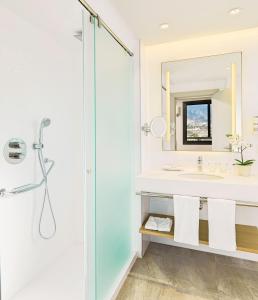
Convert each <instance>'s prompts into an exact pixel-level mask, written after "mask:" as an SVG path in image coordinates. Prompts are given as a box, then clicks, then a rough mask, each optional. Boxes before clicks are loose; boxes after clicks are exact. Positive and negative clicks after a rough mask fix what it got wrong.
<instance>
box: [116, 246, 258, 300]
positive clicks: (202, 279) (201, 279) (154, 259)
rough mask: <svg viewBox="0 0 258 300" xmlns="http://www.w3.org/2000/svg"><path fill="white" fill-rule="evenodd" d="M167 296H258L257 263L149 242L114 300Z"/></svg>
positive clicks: (222, 299)
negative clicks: (143, 254) (145, 250)
mask: <svg viewBox="0 0 258 300" xmlns="http://www.w3.org/2000/svg"><path fill="white" fill-rule="evenodd" d="M167 299H168V300H173V299H175V300H199V299H217V300H229V299H232V300H238V299H241V300H251V299H252V300H255V299H258V263H256V262H251V261H246V260H240V259H236V258H230V257H226V256H221V255H215V254H211V253H205V252H199V251H194V250H190V249H183V248H179V247H172V246H166V245H161V244H156V243H151V244H150V246H149V248H148V250H147V252H146V254H145V256H144V258H143V259H137V261H136V263H135V265H134V266H133V268H132V270H131V272H130V275H129V277H128V278H127V280H126V282H125V284H124V286H123V288H122V290H121V291H120V293H119V295H118V298H117V300H167Z"/></svg>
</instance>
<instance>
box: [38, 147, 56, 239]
mask: <svg viewBox="0 0 258 300" xmlns="http://www.w3.org/2000/svg"><path fill="white" fill-rule="evenodd" d="M38 158H39V163H40V168H41V171H42V175H43V177H44V181H45V183H44V198H43V203H42V207H41V212H40V218H39V228H38V230H39V235H40V237H41V238H42V239H45V240H49V239H52V238H53V237H54V236H55V234H56V219H55V215H54V211H53V207H52V203H51V199H50V195H49V190H48V180H47V170H46V164H47V163H48V159H47V158H46V159H44V157H43V153H42V148H41V149H38ZM47 203H48V205H49V209H50V214H51V218H52V221H53V232H52V233H51V234H50V235H46V234H44V233H43V232H42V221H43V215H44V211H45V208H46V204H47Z"/></svg>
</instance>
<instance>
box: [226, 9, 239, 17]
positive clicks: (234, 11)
mask: <svg viewBox="0 0 258 300" xmlns="http://www.w3.org/2000/svg"><path fill="white" fill-rule="evenodd" d="M240 12H241V9H240V8H239V7H235V8H232V9H231V10H230V11H229V12H228V13H229V14H230V15H232V16H236V15H239V14H240Z"/></svg>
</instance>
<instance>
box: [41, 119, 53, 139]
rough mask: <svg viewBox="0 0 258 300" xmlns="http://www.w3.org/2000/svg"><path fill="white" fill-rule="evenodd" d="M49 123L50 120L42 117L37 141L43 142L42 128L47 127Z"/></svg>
mask: <svg viewBox="0 0 258 300" xmlns="http://www.w3.org/2000/svg"><path fill="white" fill-rule="evenodd" d="M50 123H51V120H50V119H48V118H44V119H43V120H42V121H41V123H40V131H39V143H40V144H42V142H43V128H45V127H48V126H49V125H50Z"/></svg>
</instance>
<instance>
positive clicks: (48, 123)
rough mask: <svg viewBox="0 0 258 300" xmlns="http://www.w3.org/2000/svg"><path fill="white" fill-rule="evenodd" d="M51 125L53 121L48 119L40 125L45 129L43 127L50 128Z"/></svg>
mask: <svg viewBox="0 0 258 300" xmlns="http://www.w3.org/2000/svg"><path fill="white" fill-rule="evenodd" d="M50 123H51V120H50V119H48V118H44V119H43V120H42V121H41V124H40V127H41V128H43V127H48V126H49V125H50Z"/></svg>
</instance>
